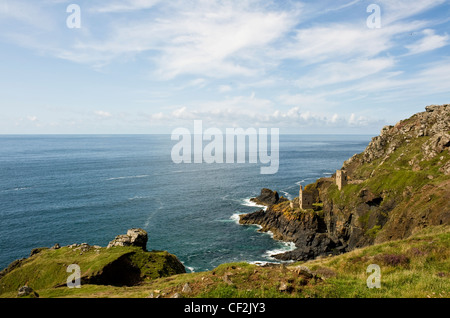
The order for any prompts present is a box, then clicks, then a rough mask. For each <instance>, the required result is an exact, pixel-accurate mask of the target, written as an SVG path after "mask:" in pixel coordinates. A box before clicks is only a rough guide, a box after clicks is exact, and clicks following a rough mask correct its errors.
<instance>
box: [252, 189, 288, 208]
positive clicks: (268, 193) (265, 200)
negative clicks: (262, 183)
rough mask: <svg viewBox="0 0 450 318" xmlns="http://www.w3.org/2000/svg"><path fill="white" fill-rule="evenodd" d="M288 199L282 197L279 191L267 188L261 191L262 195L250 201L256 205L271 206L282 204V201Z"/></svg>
mask: <svg viewBox="0 0 450 318" xmlns="http://www.w3.org/2000/svg"><path fill="white" fill-rule="evenodd" d="M286 200H287V199H286V198H284V197H280V196H279V194H278V192H277V191H272V190H270V189H267V188H263V189H262V190H261V194H260V195H259V196H257V197H256V198H251V199H250V201H253V202H255V203H256V204H261V205H267V206H271V205H273V204H277V203H280V202H282V201H286Z"/></svg>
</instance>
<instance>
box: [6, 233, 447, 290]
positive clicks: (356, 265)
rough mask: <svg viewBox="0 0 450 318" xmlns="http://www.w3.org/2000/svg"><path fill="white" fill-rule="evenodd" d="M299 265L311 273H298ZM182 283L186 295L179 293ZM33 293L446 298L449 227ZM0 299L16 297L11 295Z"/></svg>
mask: <svg viewBox="0 0 450 318" xmlns="http://www.w3.org/2000/svg"><path fill="white" fill-rule="evenodd" d="M62 254H64V253H61V256H62ZM370 264H378V265H379V266H380V269H381V288H379V289H378V288H373V289H370V288H368V287H367V279H368V277H369V275H370V274H371V273H367V267H368V266H369V265H370ZM299 265H300V266H306V267H307V268H308V269H309V270H310V271H311V273H312V275H308V274H305V272H299V271H298V268H297V266H299ZM185 284H188V285H189V286H190V289H191V292H183V286H184V285H185ZM35 290H36V291H37V292H38V293H39V295H40V297H50V298H53V297H82V298H97V297H107V298H114V297H123V298H145V297H149V296H150V295H153V297H156V296H159V297H167V298H168V297H172V296H173V295H174V294H176V293H178V294H179V295H181V297H188V298H197V297H201V298H309V297H313V298H330V297H331V298H355V297H358V298H360V297H362V298H435V297H437V298H449V297H450V226H448V225H447V226H436V227H429V228H426V229H424V230H423V231H421V232H419V233H416V234H415V235H413V236H411V237H410V238H408V239H406V240H397V241H391V242H387V243H383V244H378V245H373V246H369V247H366V248H362V249H357V250H354V251H351V252H348V253H346V254H342V255H338V256H331V257H325V258H319V259H316V260H311V261H308V262H302V263H294V264H288V265H285V266H279V265H274V266H267V267H261V266H256V265H253V264H249V263H246V262H238V263H229V264H222V265H220V266H218V267H217V268H215V269H214V270H212V271H206V272H199V273H188V274H177V275H172V276H169V277H163V278H157V279H152V280H145V281H143V282H142V283H140V284H138V285H136V286H132V287H114V286H103V285H82V286H81V288H79V289H76V288H74V289H69V288H67V287H58V288H49V287H47V288H42V289H40V288H37V287H35ZM0 296H1V297H16V291H10V292H7V293H3V294H2V295H0Z"/></svg>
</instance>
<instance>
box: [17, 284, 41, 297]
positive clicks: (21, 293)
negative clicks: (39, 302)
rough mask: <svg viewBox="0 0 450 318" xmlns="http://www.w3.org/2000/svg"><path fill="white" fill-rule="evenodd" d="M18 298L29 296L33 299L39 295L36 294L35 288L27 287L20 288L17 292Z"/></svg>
mask: <svg viewBox="0 0 450 318" xmlns="http://www.w3.org/2000/svg"><path fill="white" fill-rule="evenodd" d="M17 296H18V297H27V296H31V297H35V298H38V297H39V294H38V293H36V292H35V291H34V290H33V288H31V287H29V286H27V285H25V286H22V287H20V288H19V290H18V291H17Z"/></svg>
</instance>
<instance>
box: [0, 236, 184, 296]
mask: <svg viewBox="0 0 450 318" xmlns="http://www.w3.org/2000/svg"><path fill="white" fill-rule="evenodd" d="M147 241H148V234H147V232H146V231H145V230H143V229H139V228H133V229H129V230H128V231H127V234H121V235H118V236H116V238H115V239H113V240H112V241H111V242H109V244H108V246H107V247H101V246H98V245H89V244H87V243H81V244H79V243H75V244H71V245H68V246H60V245H59V244H55V245H54V246H52V247H50V248H48V247H43V248H35V249H33V250H32V251H31V252H30V256H29V257H27V258H23V259H19V260H16V261H14V262H12V263H11V264H10V265H9V266H8V267H7V268H5V269H4V270H2V271H1V272H0V295H1V294H3V293H10V292H14V291H18V294H17V295H18V296H34V297H38V296H39V295H38V294H37V293H36V292H35V291H34V289H49V288H50V289H51V288H60V287H67V278H68V276H69V275H70V273H69V272H70V271H68V268H69V265H72V264H76V265H78V266H79V268H80V277H79V279H80V284H81V285H82V286H84V285H102V286H116V287H124V286H136V285H138V284H141V283H143V282H145V281H149V280H153V279H157V278H161V277H167V276H172V275H175V274H182V273H185V272H186V270H185V267H184V265H183V264H182V263H181V262H180V261H179V260H178V258H177V257H176V256H175V255H172V254H170V253H168V252H166V251H147ZM31 286H32V287H31Z"/></svg>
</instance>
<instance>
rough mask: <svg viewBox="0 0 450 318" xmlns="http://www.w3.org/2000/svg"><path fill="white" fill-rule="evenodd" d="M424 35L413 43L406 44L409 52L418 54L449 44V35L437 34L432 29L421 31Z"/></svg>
mask: <svg viewBox="0 0 450 318" xmlns="http://www.w3.org/2000/svg"><path fill="white" fill-rule="evenodd" d="M421 33H422V34H423V35H424V37H423V38H422V39H420V40H419V41H417V42H416V43H414V44H411V45H406V48H407V49H408V50H409V54H419V53H423V52H427V51H432V50H435V49H439V48H441V47H444V46H446V45H448V44H449V42H448V39H449V36H448V35H447V34H446V35H437V34H435V31H434V30H432V29H425V30H423V31H422V32H421Z"/></svg>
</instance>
